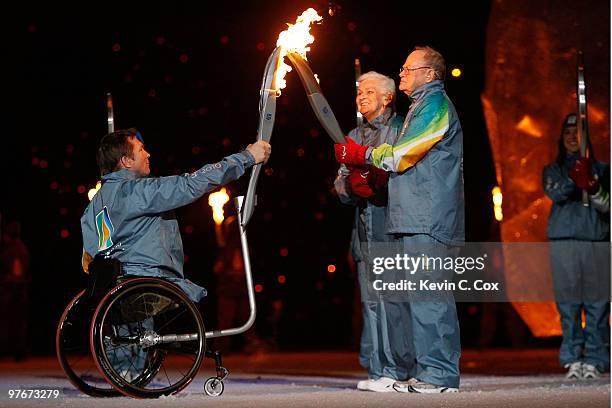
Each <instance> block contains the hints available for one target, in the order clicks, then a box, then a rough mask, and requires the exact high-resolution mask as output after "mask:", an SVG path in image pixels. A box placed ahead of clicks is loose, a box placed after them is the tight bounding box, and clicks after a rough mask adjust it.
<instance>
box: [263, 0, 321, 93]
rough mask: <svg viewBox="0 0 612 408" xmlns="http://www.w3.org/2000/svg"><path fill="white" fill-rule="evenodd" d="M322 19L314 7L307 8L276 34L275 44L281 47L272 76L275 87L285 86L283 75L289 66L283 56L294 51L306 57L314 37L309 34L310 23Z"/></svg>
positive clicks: (288, 69)
mask: <svg viewBox="0 0 612 408" xmlns="http://www.w3.org/2000/svg"><path fill="white" fill-rule="evenodd" d="M322 19H323V17H321V16H320V15H319V14H317V12H316V10H315V9H313V8H309V9H308V10H306V11H304V12H303V13H302V14H301V15H300V16H299V17H298V18H297V20H295V24H289V23H287V26H289V28H287V29H286V30H285V31H283V32H282V33H280V35H279V36H278V41H277V42H276V45H277V46H279V47H281V49H280V57H279V59H278V60H279V66H278V68H277V69H276V75H275V78H274V83H275V85H276V89H279V90H280V89H283V88H285V86H287V82H286V81H285V75H286V74H287V72H289V71H291V67H290V66H289V65H287V64H286V63H285V56H286V55H287V54H288V53H290V52H295V53H297V54H300V55H301V56H302V58H304V59H306V53H307V52H308V51H310V47H309V45H310V44H312V43H313V42H314V37H313V36H312V34H310V24H312V23H313V22H318V21H321V20H322Z"/></svg>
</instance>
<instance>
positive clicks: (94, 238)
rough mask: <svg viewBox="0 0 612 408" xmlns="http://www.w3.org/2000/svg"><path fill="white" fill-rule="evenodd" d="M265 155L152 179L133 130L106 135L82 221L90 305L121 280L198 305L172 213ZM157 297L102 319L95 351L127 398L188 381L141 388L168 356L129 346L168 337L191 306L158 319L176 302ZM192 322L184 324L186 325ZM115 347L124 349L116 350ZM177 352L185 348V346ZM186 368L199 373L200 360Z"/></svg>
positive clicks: (137, 299)
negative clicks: (168, 286) (157, 281)
mask: <svg viewBox="0 0 612 408" xmlns="http://www.w3.org/2000/svg"><path fill="white" fill-rule="evenodd" d="M270 152H271V147H270V145H269V144H268V143H267V142H265V141H261V140H260V141H258V142H256V143H254V144H251V145H248V146H247V148H246V149H245V150H243V151H241V152H239V153H236V154H232V155H230V156H227V157H225V158H224V159H223V160H221V161H219V162H217V163H213V164H208V165H205V166H204V167H202V168H201V169H199V170H197V171H195V172H193V173H191V174H188V173H187V174H183V175H178V176H169V177H149V174H150V169H149V157H150V155H149V153H148V152H147V151H146V150H145V147H144V144H143V142H142V137H141V136H140V134H139V133H138V131H137V130H136V129H127V130H119V131H116V132H112V133H109V134H107V135H106V136H104V137H103V138H102V140H101V141H100V145H99V147H98V152H97V162H98V166H99V168H100V172H101V174H102V181H103V184H102V187H101V188H100V190H99V191H98V192H97V193H96V195H95V196H94V197H93V199H92V201H91V203H90V204H89V205H88V206H87V208H86V209H85V212H84V214H83V216H82V217H81V228H82V233H83V259H82V261H83V262H82V264H83V269H84V270H85V272H89V273H90V274H89V277H90V279H89V284H88V289H87V299H89V302H90V304H91V305H97V304H98V302H99V301H100V299H101V298H102V297H104V296H105V295H106V293H107V292H108V291H109V290H110V289H111V288H112V287H113V286H114V285H115V283H116V281H117V278H119V277H121V276H140V277H142V276H146V277H158V278H163V279H164V280H167V281H170V282H172V283H174V284H175V285H177V286H178V287H180V288H181V289H182V291H183V292H184V293H185V294H186V295H187V297H188V298H189V299H191V300H192V301H193V302H198V301H200V300H201V299H202V298H203V297H204V296H205V295H206V290H205V289H204V288H202V287H200V286H198V285H196V284H195V283H193V282H191V281H189V280H187V279H185V278H184V275H183V244H182V241H181V235H180V232H179V226H178V223H177V220H176V217H175V215H174V213H173V210H174V209H175V208H178V207H181V206H184V205H187V204H189V203H191V202H193V201H195V200H197V199H198V198H200V197H201V196H202V195H204V194H205V193H207V192H209V191H210V190H213V189H214V188H217V187H219V186H221V185H224V184H227V183H229V182H231V181H233V180H236V179H238V178H239V177H240V176H242V175H243V174H244V173H245V171H246V170H247V169H248V168H249V167H251V166H253V165H255V164H258V163H265V162H267V160H268V158H269V156H270ZM162 289H163V288H162ZM159 290H161V289H159ZM162 292H163V291H162ZM162 292H159V294H156V293H155V292H151V293H149V294H147V295H139V294H135V295H133V296H129V295H128V296H127V297H124V299H125V301H123V302H118V303H117V308H113V307H111V308H110V310H111V311H112V313H113V314H112V315H109V316H108V319H107V320H105V321H106V322H108V323H109V324H101V325H100V327H101V328H100V329H99V330H100V331H101V333H100V336H99V338H101V339H103V340H102V343H99V342H98V343H96V344H97V345H98V346H99V347H101V350H102V351H101V352H102V353H104V354H105V355H106V359H107V361H108V363H109V364H110V365H111V366H112V369H111V370H110V371H111V372H114V373H116V375H118V376H119V377H120V378H119V379H118V383H119V384H123V386H124V387H125V386H133V387H134V388H133V389H132V391H131V392H132V394H130V395H137V396H141V397H142V396H145V397H150V396H158V395H163V394H167V393H170V392H174V391H175V390H178V389H180V388H182V387H183V386H184V385H185V384H187V383H188V380H190V378H191V377H192V374H189V375H188V376H185V377H184V378H183V377H182V376H181V377H179V380H177V382H176V383H175V384H172V383H171V381H170V379H169V378H168V387H167V388H164V389H162V390H156V389H151V390H147V388H146V387H147V384H148V383H149V382H150V381H151V378H152V377H153V376H154V375H155V372H156V370H159V369H160V367H161V364H162V360H163V357H161V356H163V355H165V353H164V352H161V353H160V352H158V351H156V350H158V349H159V347H163V346H164V345H163V344H162V345H159V346H158V348H147V346H146V345H143V344H141V343H139V342H134V341H132V340H131V339H134V338H139V337H142V336H143V335H144V336H146V335H147V334H148V333H156V334H161V333H162V332H160V330H163V329H164V328H165V330H166V331H165V333H173V326H172V325H173V324H178V323H180V317H181V315H182V318H183V319H185V318H186V316H188V315H189V313H188V312H189V310H187V309H189V305H186V306H184V308H183V309H182V311H178V310H176V311H175V313H173V315H174V316H170V317H168V316H167V315H168V314H166V313H162V311H163V310H165V309H167V308H168V306H171V305H172V304H175V301H176V300H178V298H177V297H176V295H172V294H171V292H167V291H166V292H163V293H164V294H162ZM142 296H146V297H147V299H143V297H142ZM173 296H174V297H173ZM179 303H180V302H179ZM176 304H178V303H176ZM183 305H184V304H183ZM185 307H186V309H185ZM156 309H159V310H160V311H159V313H158V312H156ZM109 313H111V312H109ZM194 313H196V314H197V311H193V310H192V311H191V315H192V316H194ZM114 316H116V317H114ZM177 318H178V320H177ZM198 318H199V316H198ZM164 319H167V320H164ZM194 322H195V320H193V319H192V321H191V322H189V319H187V324H189V323H191V325H193V324H194ZM94 326H96V327H98V325H96V324H95V323H94ZM192 332H196V333H197V325H196V326H194V327H192V328H191V330H187V331H186V333H192ZM117 341H123V342H126V341H127V343H125V344H116V343H115V342H117ZM195 344H196V345H197V344H198V342H197V341H196V342H195ZM180 345H182V346H184V347H188V346H189V343H180ZM188 366H189V367H196V368H197V367H198V366H199V365H198V363H197V358H195V357H194V360H193V361H190V364H189V365H188ZM192 370H195V369H193V368H192ZM186 371H187V370H186ZM192 372H193V371H192ZM194 374H195V372H193V375H194ZM167 375H168V374H167V373H166V377H167ZM149 377H150V378H149ZM81 385H82V387H81V389H85V390H89V391H90V392H89V393H90V395H102V394H101V392H98V394H95V393H93V392H91V391H92V389H93V390H94V391H99V390H97V389H94V388H92V387H83V384H81ZM103 391H104V390H103ZM104 392H105V393H106V394H108V391H104Z"/></svg>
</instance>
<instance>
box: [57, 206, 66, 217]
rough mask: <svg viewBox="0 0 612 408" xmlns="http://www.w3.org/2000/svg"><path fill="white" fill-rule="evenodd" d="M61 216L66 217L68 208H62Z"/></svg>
mask: <svg viewBox="0 0 612 408" xmlns="http://www.w3.org/2000/svg"><path fill="white" fill-rule="evenodd" d="M59 213H60V215H62V216H64V215H66V214H68V209H67V208H66V207H62V208H60V210H59Z"/></svg>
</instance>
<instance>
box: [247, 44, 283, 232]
mask: <svg viewBox="0 0 612 408" xmlns="http://www.w3.org/2000/svg"><path fill="white" fill-rule="evenodd" d="M279 57H280V48H278V47H277V48H276V49H274V51H272V54H270V57H269V58H268V62H267V63H266V69H265V70H264V76H263V80H262V82H261V89H260V93H259V95H260V98H259V128H258V129H257V140H265V141H266V142H269V141H270V139H272V130H273V128H274V119H275V117H276V98H278V91H277V89H276V84H275V78H274V76H275V74H276V69H277V67H278V63H279ZM261 167H262V164H261V163H260V164H256V165H255V166H253V171H252V172H251V178H250V180H249V186H248V188H247V193H246V196H245V198H244V202H243V203H241V206H240V207H241V211H242V213H241V226H242V227H243V228H246V225H247V224H248V223H249V221H250V220H251V217H252V216H253V212H254V211H255V206H256V205H257V196H256V193H257V180H259V173H261Z"/></svg>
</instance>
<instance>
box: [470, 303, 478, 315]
mask: <svg viewBox="0 0 612 408" xmlns="http://www.w3.org/2000/svg"><path fill="white" fill-rule="evenodd" d="M468 313H469V314H471V315H475V314H476V313H478V307H477V306H475V305H472V306H470V307H468Z"/></svg>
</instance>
